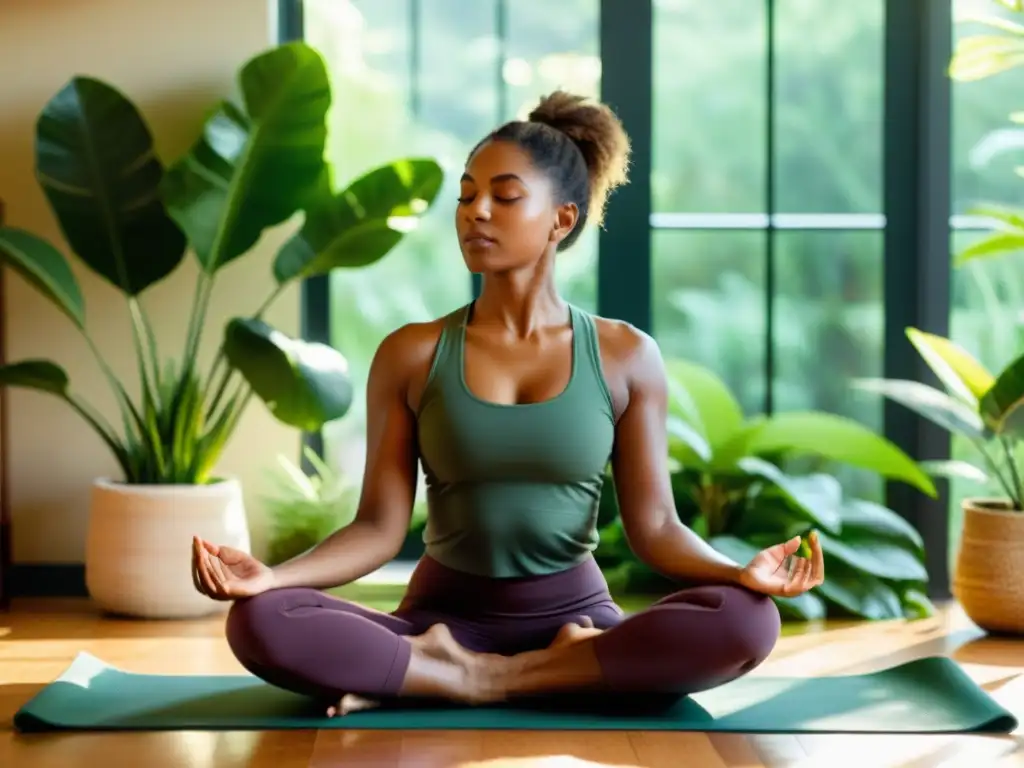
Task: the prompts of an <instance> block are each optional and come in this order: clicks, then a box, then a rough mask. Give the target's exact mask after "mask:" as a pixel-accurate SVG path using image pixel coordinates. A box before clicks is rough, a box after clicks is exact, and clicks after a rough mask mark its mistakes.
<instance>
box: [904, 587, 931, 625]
mask: <svg viewBox="0 0 1024 768" xmlns="http://www.w3.org/2000/svg"><path fill="white" fill-rule="evenodd" d="M900 602H901V603H903V615H904V616H906V617H907V618H908V619H927V618H928V617H929V616H932V615H934V614H935V605H934V604H933V603H932V601H931V600H930V599H928V595H926V594H925V593H924V592H922V591H921V590H920V589H917V588H914V587H908V588H907V589H904V590H903V593H902V594H901V595H900Z"/></svg>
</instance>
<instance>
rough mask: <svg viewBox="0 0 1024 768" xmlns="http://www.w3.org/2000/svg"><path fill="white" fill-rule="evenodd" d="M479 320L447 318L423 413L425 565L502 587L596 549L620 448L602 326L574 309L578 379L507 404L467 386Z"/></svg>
mask: <svg viewBox="0 0 1024 768" xmlns="http://www.w3.org/2000/svg"><path fill="white" fill-rule="evenodd" d="M471 309H472V304H469V305H466V306H465V307H462V308H460V309H459V310H457V311H455V312H453V313H452V314H450V315H448V316H447V317H446V318H445V323H444V327H443V330H442V332H441V337H440V340H439V341H438V345H437V349H436V351H435V354H434V359H433V362H432V364H431V369H430V373H429V375H428V378H427V383H426V386H425V388H424V391H423V396H422V398H421V401H420V406H419V409H418V413H417V436H418V441H419V450H420V457H421V461H422V464H423V470H424V474H425V476H426V483H427V509H428V512H427V524H426V528H425V530H424V533H423V541H424V544H425V548H426V554H427V555H428V556H429V557H431V558H433V559H435V560H437V561H438V562H439V563H441V564H442V565H445V566H447V567H449V568H452V569H455V570H459V571H463V572H467V573H473V574H476V575H485V576H491V577H495V578H508V577H520V576H534V575H543V574H549V573H556V572H558V571H562V570H566V569H568V568H571V567H573V566H575V565H577V564H579V563H580V562H582V561H583V560H585V559H586V558H587V557H589V556H590V553H591V552H593V550H594V549H595V548H596V547H597V544H598V532H597V512H598V505H599V502H600V499H601V488H602V485H603V484H604V477H605V469H606V467H607V465H608V461H609V460H610V457H611V451H612V444H613V442H614V437H615V416H614V410H613V407H612V399H611V395H610V393H609V390H608V386H607V384H606V382H605V379H604V375H603V373H602V370H601V360H600V355H599V347H598V339H597V328H596V326H595V324H594V319H593V317H592V316H591V315H589V314H588V313H586V312H584V311H582V310H580V309H577V308H576V307H573V306H571V305H570V307H569V311H570V318H571V322H572V330H573V339H572V369H571V374H570V377H569V383H568V385H567V386H566V387H565V389H564V390H563V391H562V392H561V393H560V394H558V395H556V396H555V397H553V398H551V399H549V400H545V401H542V402H538V403H527V404H521V405H502V404H499V403H493V402H488V401H485V400H482V399H480V398H478V397H476V396H475V395H474V394H473V393H472V392H471V391H470V390H469V388H468V386H467V385H466V379H465V341H466V333H465V329H466V323H467V322H468V319H469V317H470V312H471Z"/></svg>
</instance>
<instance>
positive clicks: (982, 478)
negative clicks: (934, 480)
mask: <svg viewBox="0 0 1024 768" xmlns="http://www.w3.org/2000/svg"><path fill="white" fill-rule="evenodd" d="M921 469H923V470H924V471H925V472H927V473H928V474H929V475H931V476H932V477H946V478H953V477H959V478H962V479H964V480H971V481H973V482H975V483H987V482H989V476H988V475H987V474H985V472H984V471H982V470H981V469H979V468H978V467H976V466H974V465H973V464H971V463H970V462H967V461H959V460H957V459H949V460H935V461H922V462H921Z"/></svg>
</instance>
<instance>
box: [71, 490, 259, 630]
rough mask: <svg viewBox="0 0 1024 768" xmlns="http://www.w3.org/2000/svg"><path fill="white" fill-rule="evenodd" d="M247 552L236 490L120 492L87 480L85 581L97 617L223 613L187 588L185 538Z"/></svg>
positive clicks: (217, 604) (245, 527)
mask: <svg viewBox="0 0 1024 768" xmlns="http://www.w3.org/2000/svg"><path fill="white" fill-rule="evenodd" d="M194 535H195V536H200V537H202V538H204V539H206V540H207V541H212V542H214V543H217V544H226V545H228V546H231V547H235V548H236V549H241V550H244V551H246V552H249V551H250V540H249V528H248V524H247V520H246V516H245V504H244V502H243V499H242V488H241V485H240V484H239V482H238V481H237V480H235V479H229V480H225V481H223V482H220V483H215V484H211V485H128V484H125V483H118V482H114V481H111V480H106V479H100V480H97V481H95V483H94V484H93V489H92V503H91V507H90V510H89V530H88V535H87V538H86V552H85V581H86V587H87V588H88V590H89V595H90V596H91V597H92V599H93V600H94V601H95V602H96V603H97V605H99V607H100V608H102V609H103V610H106V611H109V612H111V613H115V614H120V615H126V616H134V617H138V618H147V619H184V618H195V617H199V616H205V615H209V614H213V613H217V612H218V611H222V610H225V609H226V608H227V607H228V606H229V605H230V603H227V602H219V601H216V600H211V599H210V598H208V597H206V596H204V595H201V594H199V593H198V592H196V589H195V587H194V586H193V583H192V567H191V563H192V537H193V536H194Z"/></svg>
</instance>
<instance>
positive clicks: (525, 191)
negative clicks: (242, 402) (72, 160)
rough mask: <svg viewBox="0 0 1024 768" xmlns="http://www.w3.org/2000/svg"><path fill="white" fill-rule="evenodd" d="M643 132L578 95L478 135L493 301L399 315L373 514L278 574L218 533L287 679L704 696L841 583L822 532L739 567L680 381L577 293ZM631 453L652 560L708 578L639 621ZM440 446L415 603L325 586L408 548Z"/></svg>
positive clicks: (482, 247) (242, 640) (468, 214)
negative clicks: (567, 255)
mask: <svg viewBox="0 0 1024 768" xmlns="http://www.w3.org/2000/svg"><path fill="white" fill-rule="evenodd" d="M628 156H629V141H628V139H627V137H626V135H625V133H624V131H623V129H622V126H621V124H620V123H619V121H618V120H617V119H616V117H615V116H614V114H613V113H612V112H611V111H610V110H609V109H608V108H607V107H606V106H604V105H600V104H590V103H587V102H586V101H585V100H584V99H582V98H580V97H577V96H573V95H570V94H566V93H562V92H557V93H554V94H552V95H550V96H548V97H547V98H545V99H544V100H543V101H542V102H541V103H540V104H539V106H538V107H537V108H536V109H535V110H534V111H533V112H532V114H531V115H530V117H529V119H528V120H526V121H513V122H511V123H508V124H506V125H504V126H502V127H500V128H499V129H497V130H496V131H495V132H494V133H492V134H490V135H489V136H487V137H486V138H485V139H484V140H483V141H482V142H481V143H480V144H479V145H478V146H477V147H476V148H475V149H474V150H473V151H472V153H470V156H469V159H468V163H467V165H466V169H465V174H464V175H463V176H462V180H461V194H460V197H459V201H458V208H457V211H456V221H455V225H456V231H457V233H458V238H459V244H460V246H461V250H462V254H463V257H464V259H465V262H466V265H467V266H468V268H469V269H470V270H471V271H472V272H475V273H478V274H481V275H482V276H483V288H482V291H481V293H480V297H479V298H478V299H476V300H475V301H473V302H472V303H470V304H469V305H468V306H466V307H462V308H460V309H458V310H456V311H454V312H452V313H451V314H449V315H448V316H446V317H443V318H441V319H438V320H435V321H433V322H425V323H413V324H410V325H407V326H405V327H403V328H400V329H399V330H397V331H395V332H394V333H392V334H391V335H390V336H388V337H387V338H386V339H385V340H384V341H383V343H382V344H381V346H380V348H379V350H378V351H377V353H376V356H375V358H374V360H373V363H372V366H371V369H370V375H369V382H368V386H367V398H368V402H367V418H368V421H367V447H366V472H365V476H364V479H363V486H362V495H361V498H360V502H359V508H358V512H357V514H356V517H355V520H354V521H353V522H352V523H351V524H350V525H348V526H346V527H345V528H343V529H341V530H339V531H337V532H336V533H334V534H333V535H332V536H330V537H329V538H328V539H326V540H325V541H324V542H322V543H321V544H320V545H319V546H317V547H315V548H314V549H312V550H310V551H309V552H307V553H306V554H304V555H301V556H299V557H297V558H295V559H293V560H291V561H289V562H287V563H284V564H282V565H280V566H277V567H275V568H268V567H267V566H266V565H264V564H262V563H260V562H259V561H257V560H255V559H254V558H252V557H250V556H248V555H245V554H243V553H240V552H237V551H235V550H231V549H228V548H226V547H218V546H216V545H215V544H211V543H209V542H204V541H200V540H199V539H196V540H195V542H194V552H193V558H194V559H193V574H194V578H195V583H196V588H197V589H198V590H199V591H201V592H203V593H205V594H207V595H209V596H210V597H212V598H214V599H218V600H235V601H236V602H235V604H234V605H233V606H232V608H231V611H230V613H229V615H228V620H227V637H228V642H229V644H230V646H231V648H232V650H233V651H234V653H235V655H236V656H237V658H238V659H239V661H240V662H241V663H242V664H243V665H244V666H245V667H246V668H247V669H248V670H250V671H251V672H252V673H253V674H255V675H258V676H259V677H261V678H263V679H264V680H266V681H267V682H269V683H271V684H274V685H278V686H281V687H283V688H288V689H291V690H294V691H297V692H301V693H304V694H309V695H311V696H315V697H323V698H324V700H325V703H327V704H331V705H332V706H330V707H329V712H330V713H331V714H344V713H345V712H348V711H352V710H353V709H358V708H362V707H364V706H370V705H372V703H373V702H374V701H379V700H380V699H382V698H385V697H387V698H391V697H401V696H416V697H423V696H427V697H442V698H447V699H451V700H456V701H461V702H469V703H481V702H492V701H499V700H505V699H509V698H514V697H517V696H524V695H530V694H537V693H543V692H562V691H573V690H575V691H582V690H614V691H671V692H678V693H691V692H695V691H699V690H703V689H706V688H709V687H711V686H715V685H718V684H721V683H723V682H725V681H728V680H730V679H733V678H735V677H737V676H739V675H742V674H744V673H746V672H747V671H749V670H750V669H752V668H754V667H755V666H757V665H758V664H759V663H761V661H763V660H764V659H765V658H766V657H767V656H768V654H769V652H770V651H771V650H772V648H773V647H774V644H775V642H776V639H777V637H778V634H779V623H780V620H779V614H778V611H777V609H776V607H775V605H774V603H773V602H772V600H771V599H770V597H769V595H788V596H793V595H798V594H801V593H802V592H804V591H806V590H808V589H810V588H811V587H814V586H816V585H818V584H820V583H821V582H822V578H823V575H824V574H823V561H822V553H821V548H820V545H819V543H818V540H817V536H816V535H813V534H812V535H811V537H810V544H811V550H812V553H813V554H812V557H811V558H810V559H805V558H801V557H792V556H793V555H794V554H795V553H796V551H797V548H798V547H799V544H800V540H799V538H794V539H792V540H791V541H788V542H785V543H781V544H778V545H777V546H774V547H771V548H770V549H767V550H765V551H763V552H761V553H760V554H759V555H758V556H757V557H756V558H754V560H752V561H751V562H750V563H748V564H746V565H744V566H740V565H738V564H736V563H733V562H731V561H730V560H728V559H727V558H725V557H723V556H721V555H720V554H718V553H717V552H716V551H714V550H713V549H711V547H709V546H708V545H707V544H705V543H704V542H703V541H702V540H701V539H700V538H699V537H698V536H696V535H695V534H694V533H692V532H691V531H690V530H689V529H687V528H686V527H684V526H683V525H682V524H681V523H680V522H679V519H678V517H677V516H676V513H675V509H674V505H673V499H672V490H671V487H670V485H669V473H668V467H667V465H666V463H667V458H666V457H667V437H666V427H665V424H666V411H667V404H666V401H667V393H666V391H667V385H666V377H665V371H664V365H663V362H662V359H661V355H660V353H659V350H658V347H657V345H656V344H655V343H654V341H653V340H652V339H651V338H650V337H649V336H647V335H646V334H644V333H642V332H640V331H638V330H637V329H636V328H633V327H632V326H630V325H628V324H627V323H623V322H618V321H614V320H607V319H604V318H599V317H594V316H592V315H590V314H588V313H585V312H583V311H581V310H579V309H577V308H575V307H573V306H570V305H569V304H567V303H566V302H565V301H564V300H563V299H561V298H560V297H559V295H558V292H557V291H556V289H555V281H554V264H555V259H556V258H557V254H558V253H559V252H561V251H564V250H565V249H567V248H568V247H569V246H571V245H572V243H573V242H574V241H575V240H576V239H577V238H578V237H579V235H580V232H581V231H582V229H583V227H584V226H585V225H586V224H587V223H588V222H593V223H595V224H596V223H599V222H600V219H601V214H602V210H603V207H604V203H605V199H606V197H607V195H608V193H609V192H610V191H611V190H612V189H613V188H615V187H616V186H618V185H621V184H623V183H624V182H625V181H626V174H627V165H628ZM609 461H610V462H611V464H612V470H613V473H614V477H615V487H616V491H617V493H618V500H619V507H620V510H621V516H622V522H623V526H624V530H625V532H626V535H627V537H628V541H629V544H630V546H631V548H632V550H633V551H634V552H635V553H636V555H637V556H638V557H639V558H640V559H642V560H643V561H644V562H646V563H647V564H649V565H650V566H651V567H652V568H653V569H655V570H657V571H659V572H661V573H663V574H665V575H667V576H669V577H672V578H675V579H678V580H680V581H684V582H687V583H688V584H690V585H695V586H691V587H690V588H687V589H684V590H683V591H680V592H677V593H675V594H673V595H672V596H670V597H667V598H665V599H664V600H661V601H660V602H658V603H657V604H655V605H654V606H652V607H650V608H649V609H647V610H645V611H642V612H640V613H637V614H635V615H632V616H628V617H627V616H624V615H623V612H622V611H621V610H620V609H619V608H618V607H617V606H616V604H615V603H614V602H613V600H612V598H611V597H610V595H609V594H608V590H607V585H606V583H605V580H604V578H603V576H602V573H601V571H600V570H599V568H598V567H597V565H596V564H595V561H594V559H593V557H592V554H591V553H592V551H593V549H594V547H595V546H596V544H597V534H596V530H595V528H596V518H597V507H598V500H599V498H600V494H601V486H602V482H603V478H604V472H605V468H606V466H607V464H608V462H609ZM417 462H422V465H423V467H424V473H425V476H426V479H427V500H428V507H429V517H428V524H427V528H426V532H425V534H424V541H425V544H426V554H425V556H424V558H423V559H422V560H421V561H420V563H419V564H418V565H417V567H416V569H415V572H414V574H413V576H412V579H411V582H410V584H409V587H408V591H407V594H406V596H405V598H404V599H403V601H402V603H401V605H400V606H399V608H398V609H397V610H396V611H395V612H394V613H392V614H384V613H380V612H377V611H373V610H370V609H367V608H364V607H361V606H359V605H355V604H353V603H350V602H348V601H345V600H341V599H338V598H335V597H332V596H329V595H326V594H324V593H323V592H321V591H320V590H322V589H325V588H330V587H334V586H337V585H341V584H345V583H348V582H351V581H353V580H355V579H358V578H360V577H362V576H364V575H366V574H368V573H370V572H372V571H374V570H375V569H377V568H378V567H380V566H381V565H383V564H384V563H386V562H388V561H389V560H390V559H392V558H393V557H394V556H395V555H396V553H397V552H398V550H399V547H400V546H401V544H402V541H403V539H404V537H405V535H406V532H407V531H408V528H409V520H410V515H411V512H412V508H413V500H414V495H415V487H416V476H417V474H416V469H417Z"/></svg>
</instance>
